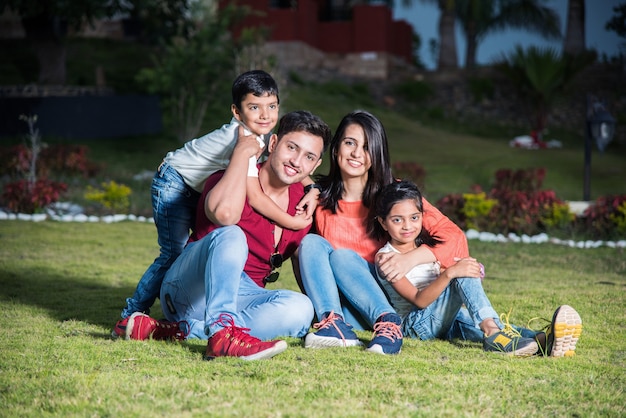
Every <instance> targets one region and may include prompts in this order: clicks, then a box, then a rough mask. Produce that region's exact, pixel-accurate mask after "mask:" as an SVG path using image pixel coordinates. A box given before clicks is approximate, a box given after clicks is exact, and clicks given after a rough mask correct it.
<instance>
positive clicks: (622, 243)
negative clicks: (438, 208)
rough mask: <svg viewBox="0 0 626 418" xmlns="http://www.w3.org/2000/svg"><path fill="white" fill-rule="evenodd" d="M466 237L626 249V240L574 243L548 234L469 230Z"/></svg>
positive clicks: (486, 240)
mask: <svg viewBox="0 0 626 418" xmlns="http://www.w3.org/2000/svg"><path fill="white" fill-rule="evenodd" d="M465 236H466V237H467V239H468V240H472V239H477V240H479V241H482V242H522V243H524V244H542V243H545V242H549V243H551V244H557V245H566V246H568V247H572V248H599V247H602V246H606V247H610V248H626V240H619V241H591V240H587V241H574V240H571V239H570V240H562V239H559V238H550V237H549V236H548V235H547V234H545V233H543V232H542V233H541V234H539V235H534V236H529V235H526V234H524V235H521V236H519V235H515V234H513V233H509V234H508V235H507V236H504V235H502V234H494V233H491V232H478V231H476V230H475V229H469V230H467V232H465Z"/></svg>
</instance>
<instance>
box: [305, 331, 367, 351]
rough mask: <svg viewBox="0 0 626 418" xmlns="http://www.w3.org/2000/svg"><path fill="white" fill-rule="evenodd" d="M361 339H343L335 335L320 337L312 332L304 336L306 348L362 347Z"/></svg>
mask: <svg viewBox="0 0 626 418" xmlns="http://www.w3.org/2000/svg"><path fill="white" fill-rule="evenodd" d="M362 345H363V343H362V342H361V341H360V340H342V339H339V338H335V337H320V336H318V335H316V334H315V333H313V332H310V333H308V334H307V335H306V337H304V348H331V347H360V346H362Z"/></svg>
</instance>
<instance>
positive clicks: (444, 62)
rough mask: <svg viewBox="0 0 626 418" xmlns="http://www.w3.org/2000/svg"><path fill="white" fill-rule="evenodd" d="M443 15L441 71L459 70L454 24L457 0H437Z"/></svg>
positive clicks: (439, 63)
mask: <svg viewBox="0 0 626 418" xmlns="http://www.w3.org/2000/svg"><path fill="white" fill-rule="evenodd" d="M437 4H438V6H439V10H440V11H441V15H440V17H439V59H438V60H437V68H438V69H440V70H445V69H454V68H458V66H459V64H458V61H457V54H456V38H455V36H454V23H455V20H456V14H455V7H456V6H455V0H437Z"/></svg>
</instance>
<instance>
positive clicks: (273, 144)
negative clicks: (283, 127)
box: [267, 134, 278, 152]
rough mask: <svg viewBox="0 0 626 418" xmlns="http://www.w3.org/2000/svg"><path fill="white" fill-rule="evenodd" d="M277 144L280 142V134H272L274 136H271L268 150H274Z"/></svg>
mask: <svg viewBox="0 0 626 418" xmlns="http://www.w3.org/2000/svg"><path fill="white" fill-rule="evenodd" d="M277 144H278V135H276V134H272V136H270V140H269V142H268V143H267V152H274V150H275V149H276V145H277Z"/></svg>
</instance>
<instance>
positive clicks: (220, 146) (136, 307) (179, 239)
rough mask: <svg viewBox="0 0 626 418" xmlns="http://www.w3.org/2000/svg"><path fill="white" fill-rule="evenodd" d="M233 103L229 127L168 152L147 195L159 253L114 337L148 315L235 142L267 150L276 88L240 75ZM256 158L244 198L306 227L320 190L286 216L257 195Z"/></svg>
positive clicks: (263, 78)
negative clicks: (134, 317) (251, 143)
mask: <svg viewBox="0 0 626 418" xmlns="http://www.w3.org/2000/svg"><path fill="white" fill-rule="evenodd" d="M232 100H233V102H232V105H231V111H232V113H233V118H232V120H231V121H230V123H229V124H227V125H224V126H222V127H221V128H220V129H217V130H215V131H212V132H210V133H208V134H206V135H204V136H202V137H200V138H196V139H194V140H191V141H189V142H187V143H186V144H185V145H184V146H183V147H181V148H179V149H177V150H176V151H172V152H169V153H168V154H167V155H166V156H165V158H164V159H163V162H162V163H161V165H160V166H159V168H158V169H157V172H156V174H155V176H154V179H153V181H152V187H151V193H152V209H153V213H154V222H155V224H156V227H157V233H158V242H159V246H160V254H159V256H158V257H157V258H156V259H155V260H154V262H153V263H152V265H151V266H150V267H148V269H147V270H146V272H145V273H144V274H143V276H142V277H141V279H140V281H139V283H138V284H137V288H136V289H135V293H134V294H133V296H132V297H131V298H127V299H126V308H124V309H123V310H122V313H121V317H122V320H120V321H118V322H117V324H116V326H115V329H114V330H113V333H112V335H113V336H114V337H119V336H123V335H124V333H125V330H126V323H127V321H128V317H130V315H132V314H133V313H135V312H145V313H148V312H149V311H150V307H151V306H152V304H153V303H154V301H155V300H156V298H157V296H158V295H159V292H160V289H161V283H162V282H163V277H164V276H165V272H166V271H167V270H168V269H169V267H170V266H171V265H172V263H173V262H174V260H176V258H177V257H178V256H179V255H180V253H181V252H182V250H183V248H184V246H185V244H186V243H187V239H188V238H189V230H190V228H191V227H192V226H193V222H194V219H195V212H196V205H197V203H198V198H199V197H200V194H201V192H202V190H203V188H204V183H205V181H206V179H207V178H208V177H209V176H210V175H211V174H213V173H215V172H216V171H219V170H224V169H226V167H227V166H228V163H229V160H230V156H231V154H232V151H233V148H234V147H235V144H236V143H237V141H238V140H239V141H243V140H250V136H254V137H255V138H256V141H257V142H258V145H259V152H258V153H257V158H258V157H259V156H260V155H261V154H262V152H263V149H264V147H265V142H264V137H265V136H266V135H267V136H268V137H269V134H270V133H271V131H272V130H273V129H274V127H275V126H276V123H277V122H278V107H279V97H278V86H277V84H276V81H274V79H273V78H272V77H271V76H270V75H269V74H268V73H266V72H265V71H261V70H254V71H248V72H246V73H243V74H241V75H239V76H238V77H237V78H236V79H235V81H234V82H233V86H232ZM242 133H243V137H241V138H240V136H241V134H242ZM257 158H255V157H251V159H250V163H249V168H248V181H247V190H246V194H247V197H248V200H249V202H250V205H251V206H252V207H253V208H254V209H255V210H256V211H257V212H259V213H260V214H261V215H263V216H265V217H267V218H269V219H271V220H272V221H274V222H275V223H277V224H279V225H280V226H282V227H284V228H287V229H293V230H299V229H302V228H305V227H307V226H308V225H309V224H310V223H311V220H312V219H311V215H312V213H313V210H315V206H316V205H317V195H318V194H319V191H317V190H309V193H307V194H306V196H305V197H303V198H302V200H301V201H300V203H299V205H298V209H299V211H298V213H297V214H296V216H290V215H288V214H287V213H286V212H285V211H283V210H282V209H280V208H279V207H278V206H277V205H276V204H275V203H274V202H273V201H272V200H271V199H270V198H269V197H268V196H267V195H265V193H263V191H262V190H261V188H260V186H259V181H258V179H257V178H256V177H258V169H257ZM303 183H304V184H305V185H308V184H312V183H313V181H312V180H310V179H309V178H307V179H306V181H304V182H303Z"/></svg>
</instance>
